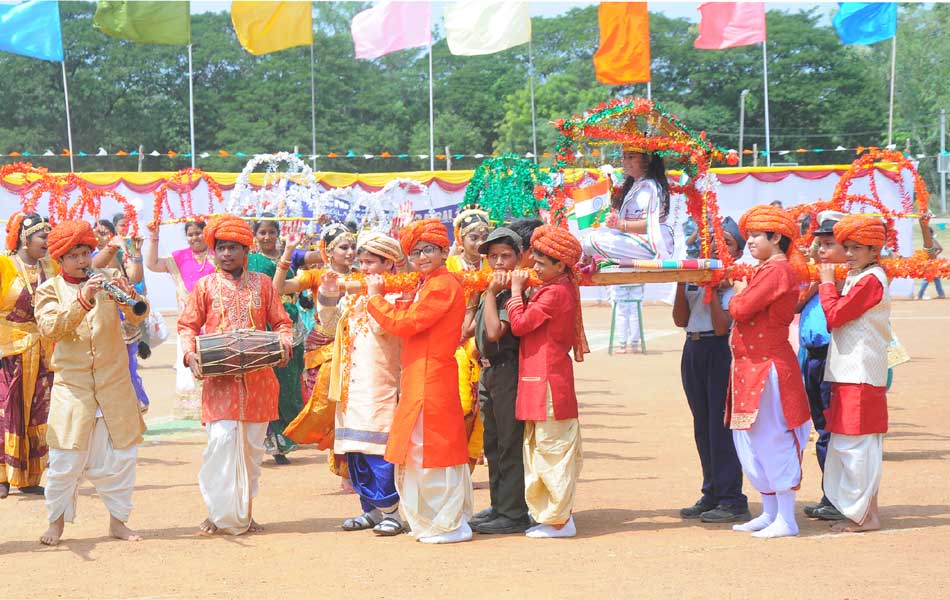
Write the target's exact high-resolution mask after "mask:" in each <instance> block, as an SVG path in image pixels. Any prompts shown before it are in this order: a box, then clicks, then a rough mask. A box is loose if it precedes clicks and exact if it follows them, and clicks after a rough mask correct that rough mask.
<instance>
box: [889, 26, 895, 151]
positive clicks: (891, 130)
mask: <svg viewBox="0 0 950 600" xmlns="http://www.w3.org/2000/svg"><path fill="white" fill-rule="evenodd" d="M896 67H897V32H894V37H893V38H891V103H890V108H889V110H888V114H887V146H888V148H890V147H891V144H892V142H893V138H894V72H895V70H896Z"/></svg>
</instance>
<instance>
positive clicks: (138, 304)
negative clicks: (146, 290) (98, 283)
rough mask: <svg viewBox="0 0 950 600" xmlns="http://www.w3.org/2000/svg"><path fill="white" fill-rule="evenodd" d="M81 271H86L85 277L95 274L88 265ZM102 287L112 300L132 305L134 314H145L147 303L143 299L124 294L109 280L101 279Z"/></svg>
mask: <svg viewBox="0 0 950 600" xmlns="http://www.w3.org/2000/svg"><path fill="white" fill-rule="evenodd" d="M83 271H84V272H85V273H86V277H92V276H93V275H95V274H96V272H95V271H93V270H92V269H90V268H88V267H87V268H85V269H83ZM102 289H103V290H104V291H105V292H106V293H107V294H109V296H110V297H111V298H112V299H113V300H115V301H116V302H118V303H120V304H127V305H129V306H131V307H132V312H133V313H135V314H136V315H138V316H142V315H144V314H145V311H147V310H148V304H147V303H146V302H145V301H143V300H136V299H135V298H133V297H132V296H129V295H128V294H126V293H125V292H123V291H122V290H120V289H119V288H118V287H117V286H116V285H115V284H114V283H110V282H108V281H103V282H102Z"/></svg>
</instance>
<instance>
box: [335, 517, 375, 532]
mask: <svg viewBox="0 0 950 600" xmlns="http://www.w3.org/2000/svg"><path fill="white" fill-rule="evenodd" d="M377 525H379V521H377V520H376V517H375V516H374V515H372V514H370V513H363V514H361V515H360V516H358V517H356V518H354V519H347V520H345V521H343V531H362V530H364V529H372V528H373V527H376V526H377Z"/></svg>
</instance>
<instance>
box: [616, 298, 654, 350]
mask: <svg viewBox="0 0 950 600" xmlns="http://www.w3.org/2000/svg"><path fill="white" fill-rule="evenodd" d="M621 302H636V303H637V327H638V328H639V329H640V353H641V354H645V353H646V351H647V338H646V335H645V334H644V331H643V298H642V297H641V298H638V299H636V300H614V301H613V308H612V309H611V311H610V341H609V342H607V354H608V356H613V355H614V327H615V325H616V324H617V304H619V303H621Z"/></svg>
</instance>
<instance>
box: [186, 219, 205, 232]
mask: <svg viewBox="0 0 950 600" xmlns="http://www.w3.org/2000/svg"><path fill="white" fill-rule="evenodd" d="M192 225H194V226H195V227H197V228H198V229H199V230H200V231H204V230H205V227H206V226H207V225H208V224H207V223H205V222H204V221H201V220H194V221H185V235H188V228H189V227H191V226H192Z"/></svg>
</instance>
